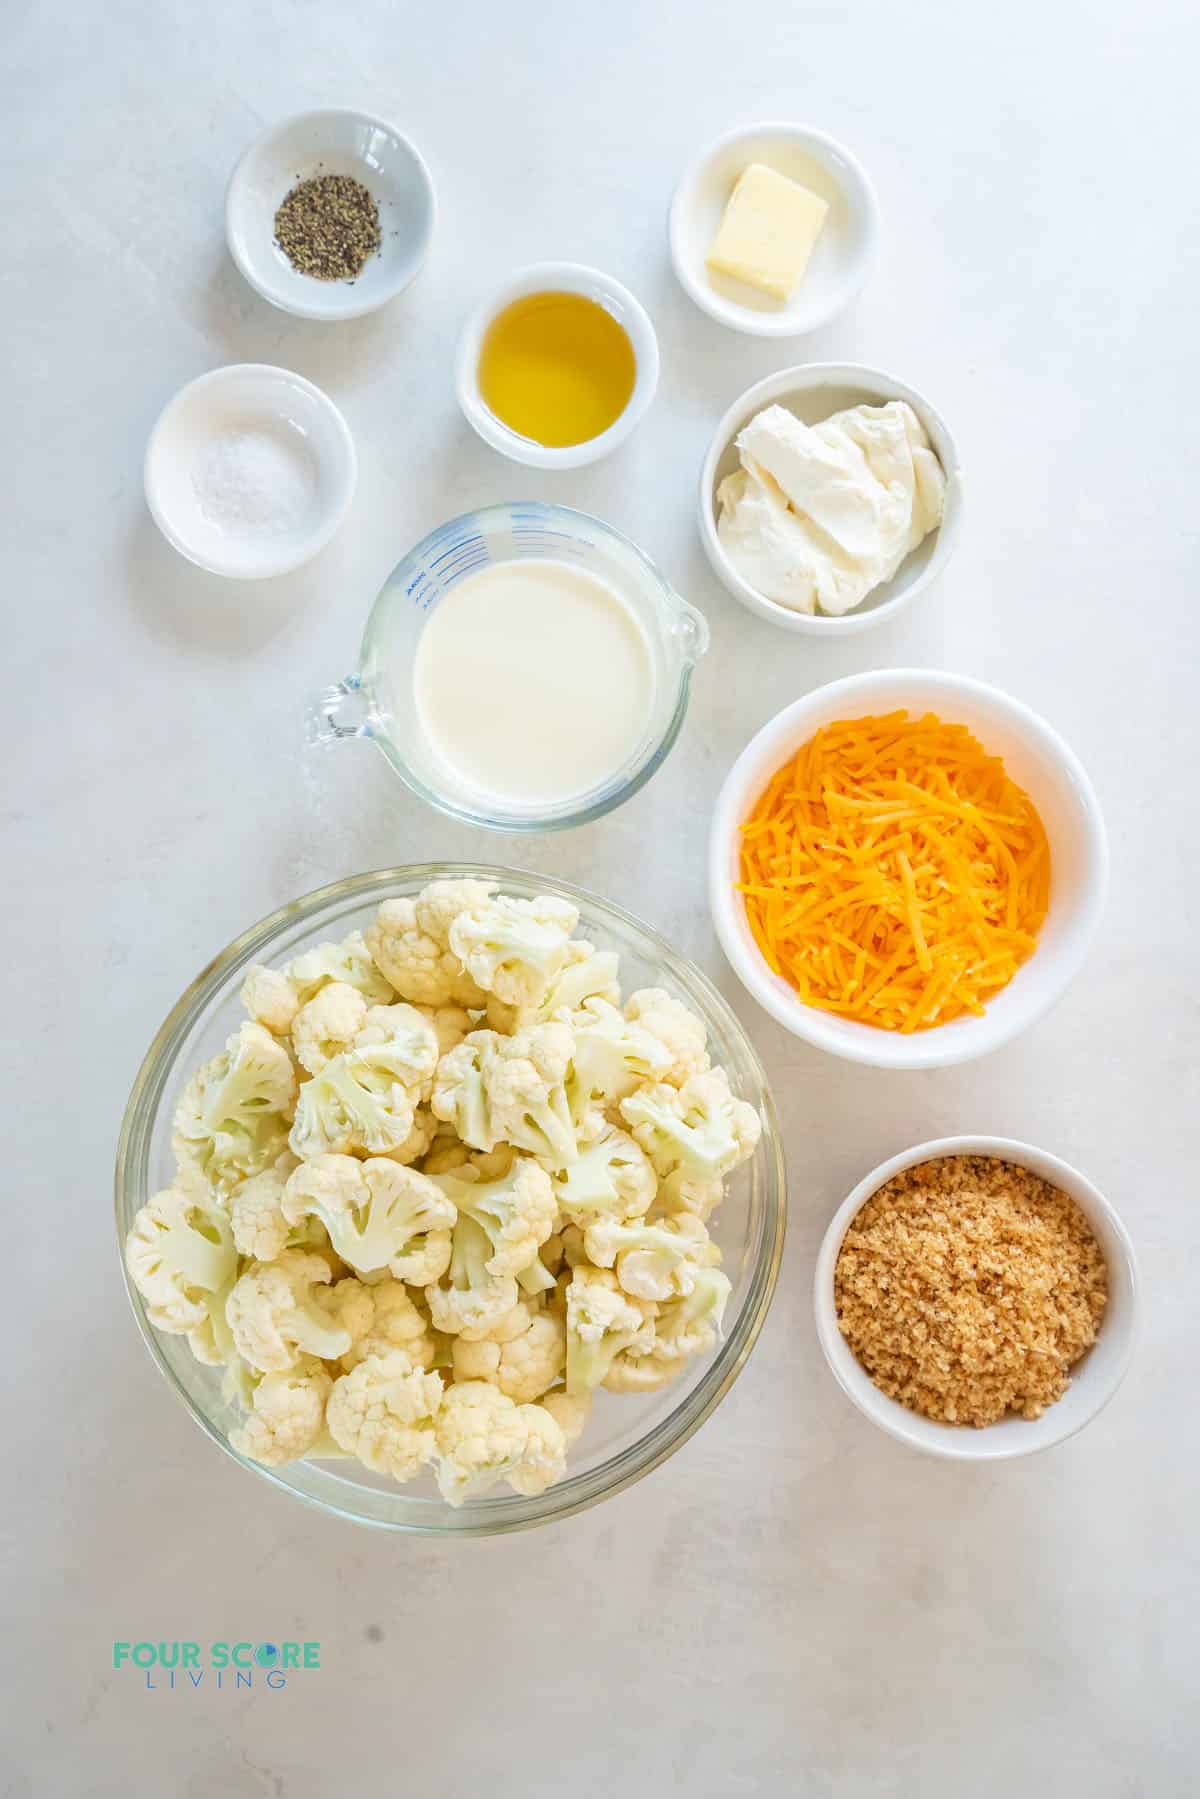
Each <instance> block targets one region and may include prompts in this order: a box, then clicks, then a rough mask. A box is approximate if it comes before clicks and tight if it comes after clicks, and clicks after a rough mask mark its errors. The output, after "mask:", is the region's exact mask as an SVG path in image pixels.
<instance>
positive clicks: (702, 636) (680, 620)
mask: <svg viewBox="0 0 1200 1799" xmlns="http://www.w3.org/2000/svg"><path fill="white" fill-rule="evenodd" d="M675 597H676V599H677V600H678V604H679V612H678V616H677V618H676V621H675V634H676V636H677V637H678V639H679V642H680V643H681V645H682V646H683V654H684V657H685V659H686V660H687V661H688V662H692V663H695V662H699V660H700V658H701V656H703V654H704V652H705V650H706V649H707V648H708V645H709V640H710V634H709V629H708V620H707V619H706V618H705V616H704V614H703V613H702V612H697V610H696V608H695V607H694V606H689V605H688V603H687V601H686V600H682V599H679V596H678V595H676V596H675Z"/></svg>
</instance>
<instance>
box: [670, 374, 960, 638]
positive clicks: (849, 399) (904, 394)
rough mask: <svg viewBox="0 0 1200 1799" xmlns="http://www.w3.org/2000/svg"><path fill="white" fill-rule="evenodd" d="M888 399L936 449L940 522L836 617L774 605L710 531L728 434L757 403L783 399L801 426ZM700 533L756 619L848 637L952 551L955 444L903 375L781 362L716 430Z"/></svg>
mask: <svg viewBox="0 0 1200 1799" xmlns="http://www.w3.org/2000/svg"><path fill="white" fill-rule="evenodd" d="M888 400H907V402H908V404H909V405H910V406H911V407H912V409H913V411H914V412H915V413H916V415H917V417H918V418H919V419H920V421H921V423H922V425H924V427H925V434H926V436H927V437H928V438H929V441H930V443H931V444H932V445H933V448H934V450H935V451H936V453H937V458H938V461H939V462H940V463H941V465H942V468H943V469H944V471H945V474H946V505H945V511H944V513H943V515H942V522H941V524H940V525H939V526H938V528H937V530H936V531H931V532H930V533H929V535H928V537H926V538H925V540H924V542H923V543H920V544H918V545H917V548H916V549H915V550H914V551H913V553H912V555H911V556H908V557H906V559H905V560H904V562H903V563H901V565H900V567H899V568H898V569H897V570H896V573H895V574H894V575H893V576H892V579H891V580H890V581H885V582H883V583H882V585H880V586H879V587H877V588H876V589H875V590H874V592H873V593H869V594H868V595H867V597H866V599H865V600H864V601H863V603H862V605H861V606H856V607H855V609H854V611H853V612H846V613H843V614H842V616H841V617H840V618H829V617H826V616H824V615H823V614H817V615H815V616H810V615H809V614H808V613H804V612H793V611H792V609H791V607H790V606H781V605H780V604H779V602H778V600H769V599H768V598H767V597H766V595H765V594H761V593H759V591H758V589H757V588H755V587H751V585H750V583H749V582H748V581H745V580H743V578H742V576H741V575H740V574H739V573H738V571H737V569H736V568H735V567H734V566H733V563H732V562H731V561H730V560H729V557H728V556H727V555H726V554H725V551H724V549H723V548H722V545H721V541H720V539H719V537H718V536H717V489H718V487H719V486H720V485H721V482H722V481H723V480H724V479H725V477H726V475H732V474H733V473H734V471H735V470H736V469H737V468H738V467H740V463H739V461H738V453H737V446H736V443H735V439H736V437H737V434H738V432H739V431H741V430H742V428H743V427H744V426H745V425H748V424H749V422H750V420H751V419H752V418H753V417H754V416H755V414H756V413H759V412H761V411H762V410H763V408H764V407H765V406H786V407H787V408H788V410H789V411H790V412H794V413H795V414H796V416H797V418H799V419H801V420H803V422H804V423H805V424H806V425H817V424H820V422H821V420H822V419H827V418H830V417H831V416H832V415H833V414H834V413H835V412H841V411H843V410H844V409H845V408H846V407H848V406H862V405H868V406H880V405H883V404H885V403H886V402H887V401H888ZM698 509H699V519H700V538H701V542H702V543H703V545H704V550H705V554H706V555H707V557H708V560H709V562H710V563H711V565H712V570H713V573H714V574H715V575H716V577H717V579H718V581H720V582H721V584H722V586H723V587H724V588H725V589H726V591H727V592H728V593H731V594H732V595H733V597H734V599H735V600H740V601H741V603H742V605H743V606H746V607H748V608H749V610H750V611H751V612H756V613H757V614H758V616H759V617H760V618H765V619H768V620H769V621H770V622H771V624H773V625H779V626H780V627H781V629H783V630H784V631H797V632H799V633H801V634H802V635H807V636H811V637H848V636H853V635H854V634H855V633H857V632H859V631H867V630H870V628H871V626H872V625H881V624H883V623H885V622H886V620H888V619H890V618H894V617H895V616H896V614H897V613H898V612H902V611H903V610H904V608H905V607H906V606H908V605H911V603H912V602H913V600H915V599H916V597H917V595H918V594H919V593H920V592H921V591H922V590H923V589H924V588H926V587H928V586H929V585H930V583H931V582H932V581H933V580H935V579H936V577H937V576H938V575H940V574H941V573H942V571H943V569H944V568H945V567H946V564H947V563H948V562H949V560H950V558H951V556H952V555H953V553H954V547H955V545H956V544H957V542H958V539H959V535H960V533H961V531H962V515H963V477H962V468H961V466H960V464H959V460H958V450H957V448H956V446H955V443H954V439H953V438H952V437H951V435H950V431H949V428H948V427H947V425H946V423H945V421H944V420H943V418H942V416H941V414H940V413H939V412H937V411H935V409H934V408H933V407H932V406H931V405H930V404H929V401H928V400H926V399H925V398H924V396H923V395H921V394H919V393H918V392H917V390H916V388H914V387H909V386H908V385H907V383H906V382H903V381H898V380H897V379H896V377H895V376H894V375H885V374H884V373H883V372H882V370H880V369H869V368H863V367H860V366H859V365H858V364H857V363H841V362H813V363H808V364H807V365H802V366H800V367H798V368H791V369H781V370H780V372H779V374H777V375H768V376H767V378H766V380H765V381H758V382H756V383H755V385H754V386H753V387H750V388H747V390H746V392H745V393H744V394H742V395H741V396H740V398H738V399H736V400H735V401H734V403H733V405H732V406H731V407H730V408H729V410H728V412H727V413H726V414H725V416H724V418H723V419H722V420H721V422H720V424H719V425H718V426H717V428H716V430H715V431H714V432H713V436H712V442H711V443H710V444H709V447H708V454H707V455H706V456H705V458H704V466H703V468H702V469H701V471H700V492H699V495H698Z"/></svg>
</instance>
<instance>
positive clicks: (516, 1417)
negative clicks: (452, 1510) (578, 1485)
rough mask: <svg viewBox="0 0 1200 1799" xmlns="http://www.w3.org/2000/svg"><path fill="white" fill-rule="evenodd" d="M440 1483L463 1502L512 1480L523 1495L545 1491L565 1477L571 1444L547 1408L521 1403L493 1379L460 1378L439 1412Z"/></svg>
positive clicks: (454, 1500)
mask: <svg viewBox="0 0 1200 1799" xmlns="http://www.w3.org/2000/svg"><path fill="white" fill-rule="evenodd" d="M436 1437H437V1482H438V1487H439V1489H440V1491H441V1494H442V1497H443V1499H445V1500H446V1502H447V1503H448V1504H449V1505H453V1506H460V1505H462V1504H463V1503H464V1502H465V1501H466V1500H468V1499H475V1498H477V1497H478V1496H479V1495H480V1494H481V1493H485V1492H486V1491H487V1489H488V1488H489V1487H491V1486H494V1485H495V1483H496V1482H497V1481H498V1480H507V1481H508V1483H509V1485H510V1486H511V1487H512V1488H513V1489H514V1491H516V1492H518V1493H526V1494H533V1493H541V1492H544V1491H545V1489H546V1488H547V1487H548V1486H552V1485H553V1483H554V1482H555V1481H556V1480H559V1479H561V1477H562V1475H563V1472H564V1470H565V1467H566V1453H567V1446H566V1441H565V1439H564V1437H563V1433H562V1430H561V1429H560V1427H559V1425H558V1424H557V1422H556V1421H555V1419H554V1418H552V1417H551V1415H550V1413H549V1412H547V1411H546V1410H545V1409H544V1407H542V1406H534V1405H517V1404H516V1403H515V1402H514V1401H513V1400H511V1399H509V1398H508V1396H507V1394H505V1393H502V1392H501V1391H500V1389H499V1388H498V1387H493V1386H492V1385H491V1384H490V1383H489V1382H488V1381H474V1380H472V1381H460V1382H457V1383H456V1384H455V1385H454V1386H452V1387H451V1388H450V1389H449V1391H448V1392H447V1393H446V1396H445V1398H444V1399H443V1400H442V1404H441V1408H440V1410H439V1412H438V1415H437V1423H436Z"/></svg>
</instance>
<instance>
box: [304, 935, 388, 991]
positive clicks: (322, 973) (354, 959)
mask: <svg viewBox="0 0 1200 1799" xmlns="http://www.w3.org/2000/svg"><path fill="white" fill-rule="evenodd" d="M283 972H284V974H285V976H286V977H287V979H288V980H289V981H290V982H291V984H292V987H293V988H294V990H295V994H296V999H297V1001H298V1002H299V1004H300V1005H302V1006H303V1005H306V1004H307V1003H308V1001H309V1000H310V999H311V998H312V997H313V995H314V993H318V992H320V990H321V988H322V987H324V986H325V984H326V983H327V982H328V981H341V982H343V983H344V984H345V985H346V986H347V987H354V988H356V989H357V990H358V992H359V993H361V994H362V996H363V998H364V999H365V1000H366V1002H367V1004H368V1005H369V1006H386V1005H389V1004H390V1003H391V1001H392V1000H393V999H394V998H395V994H394V993H393V992H392V988H391V985H390V983H389V982H388V981H386V980H385V979H384V977H383V975H382V974H381V973H380V971H379V969H378V968H377V967H376V966H375V964H374V962H373V961H372V960H371V952H370V950H369V949H368V948H367V945H366V943H365V942H364V940H363V934H362V932H361V931H352V932H351V934H350V936H349V937H347V938H346V939H345V940H344V941H343V942H341V943H318V945H317V946H316V948H315V949H310V950H306V951H305V952H304V954H303V955H302V956H297V957H296V959H295V961H294V962H289V963H288V965H287V967H286V968H285V969H284V971H283Z"/></svg>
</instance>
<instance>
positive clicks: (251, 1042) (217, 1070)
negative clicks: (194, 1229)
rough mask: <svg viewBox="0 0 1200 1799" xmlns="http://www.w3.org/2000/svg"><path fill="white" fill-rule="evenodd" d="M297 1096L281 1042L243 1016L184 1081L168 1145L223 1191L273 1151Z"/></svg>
mask: <svg viewBox="0 0 1200 1799" xmlns="http://www.w3.org/2000/svg"><path fill="white" fill-rule="evenodd" d="M295 1098H296V1072H295V1070H294V1068H293V1067H292V1059H291V1057H290V1056H289V1055H288V1052H287V1050H286V1049H285V1048H284V1046H283V1045H282V1044H281V1043H277V1042H276V1041H275V1039H274V1037H272V1035H271V1033H270V1032H269V1031H267V1030H264V1029H263V1027H262V1025H260V1024H249V1023H247V1024H243V1025H242V1026H241V1027H240V1028H239V1029H238V1030H237V1031H235V1032H234V1034H233V1036H232V1037H230V1039H229V1040H228V1042H227V1043H226V1045H225V1048H224V1049H223V1050H222V1051H221V1054H220V1055H219V1056H214V1057H213V1058H212V1060H211V1061H209V1062H205V1064H204V1066H203V1067H202V1068H200V1069H199V1070H198V1071H197V1072H196V1074H194V1075H193V1076H192V1078H191V1080H190V1081H189V1082H188V1084H187V1086H186V1087H185V1088H184V1090H183V1097H182V1099H181V1100H180V1102H179V1105H178V1107H177V1108H176V1111H175V1132H174V1135H173V1137H172V1139H171V1146H172V1148H173V1149H174V1151H175V1154H176V1156H177V1157H178V1159H179V1161H180V1163H181V1164H182V1165H183V1166H185V1167H189V1168H195V1169H196V1170H197V1171H198V1172H199V1173H201V1174H203V1175H204V1176H205V1178H206V1179H207V1180H208V1181H209V1182H210V1183H211V1185H212V1186H213V1187H215V1188H216V1189H217V1191H218V1192H221V1193H227V1192H228V1191H229V1190H230V1189H231V1188H232V1187H235V1186H236V1185H237V1184H238V1182H239V1181H244V1180H246V1179H247V1178H248V1176H250V1175H252V1174H257V1173H258V1171H259V1170H260V1169H261V1168H265V1167H266V1165H267V1163H268V1162H273V1161H274V1160H275V1158H276V1156H277V1155H279V1153H280V1151H281V1150H282V1149H283V1147H284V1139H285V1134H286V1131H287V1120H288V1118H290V1117H291V1112H292V1106H293V1103H294V1101H295Z"/></svg>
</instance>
